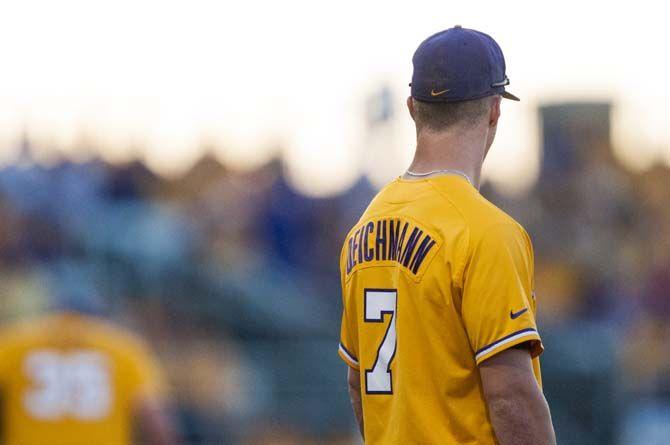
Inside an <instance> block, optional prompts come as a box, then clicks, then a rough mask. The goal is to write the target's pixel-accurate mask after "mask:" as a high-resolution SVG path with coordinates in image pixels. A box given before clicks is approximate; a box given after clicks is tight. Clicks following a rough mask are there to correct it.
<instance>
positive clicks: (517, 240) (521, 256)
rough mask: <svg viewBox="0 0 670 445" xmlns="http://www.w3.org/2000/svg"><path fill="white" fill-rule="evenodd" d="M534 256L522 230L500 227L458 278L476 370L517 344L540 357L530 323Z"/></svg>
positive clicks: (479, 246)
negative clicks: (460, 282)
mask: <svg viewBox="0 0 670 445" xmlns="http://www.w3.org/2000/svg"><path fill="white" fill-rule="evenodd" d="M532 258H533V255H532V247H531V246H530V242H529V240H528V239H527V238H526V237H525V235H524V233H523V231H522V229H521V228H520V227H518V226H515V225H513V224H511V223H510V224H506V223H504V224H499V225H496V226H494V227H492V228H490V229H489V230H488V231H487V232H486V233H485V234H484V235H483V236H482V237H481V238H480V239H479V240H475V242H474V243H473V246H472V250H471V251H470V254H469V259H468V261H467V263H466V264H467V265H466V268H465V270H464V273H463V288H462V289H463V293H462V297H463V298H462V316H463V321H464V325H465V329H466V331H467V334H468V337H469V340H470V345H471V347H472V350H473V351H474V353H475V361H476V362H477V365H479V364H481V363H482V362H483V361H484V360H486V359H488V358H490V357H492V356H494V355H495V354H497V353H499V352H501V351H504V350H505V349H508V348H511V347H513V346H516V345H518V344H521V343H525V342H529V344H530V351H531V354H532V356H533V357H537V356H538V355H540V354H541V353H542V351H543V346H542V341H541V339H540V335H539V334H538V331H537V325H536V322H535V302H534V298H533V289H532V283H533V278H532V275H533V264H532V263H533V259H532Z"/></svg>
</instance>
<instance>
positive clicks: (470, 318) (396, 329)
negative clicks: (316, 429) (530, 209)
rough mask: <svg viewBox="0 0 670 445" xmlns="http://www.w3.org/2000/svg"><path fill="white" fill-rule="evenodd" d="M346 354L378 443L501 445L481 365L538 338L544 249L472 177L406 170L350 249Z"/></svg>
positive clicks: (372, 440)
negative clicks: (408, 175) (538, 278)
mask: <svg viewBox="0 0 670 445" xmlns="http://www.w3.org/2000/svg"><path fill="white" fill-rule="evenodd" d="M340 269H341V280H342V290H343V292H342V298H343V306H344V311H343V315H342V329H341V336H340V345H339V355H340V357H341V358H342V359H343V360H344V361H345V362H346V363H347V364H348V365H349V366H350V367H352V368H353V369H355V370H357V371H358V373H359V375H360V379H361V394H362V399H363V418H364V426H365V443H366V444H367V445H411V444H416V445H419V444H420V445H438V444H459V445H475V444H476V445H493V444H495V443H496V439H495V435H494V432H493V427H492V425H491V422H490V419H489V418H488V415H487V407H486V403H485V400H484V399H483V395H482V387H481V380H480V376H479V370H478V365H480V364H481V363H482V362H483V361H485V360H486V359H488V358H490V357H492V356H493V355H495V354H497V353H499V352H501V351H503V350H505V349H507V348H510V347H513V346H515V345H518V344H520V343H524V342H529V345H530V350H531V355H532V357H533V367H534V371H535V375H536V378H537V381H538V385H540V386H541V380H540V368H539V360H538V358H537V357H538V356H539V355H540V353H541V352H542V350H543V347H542V343H541V340H540V336H539V334H538V332H537V327H536V324H535V297H534V294H533V278H532V277H533V251H532V247H531V242H530V239H529V237H528V235H527V234H526V232H525V231H524V229H523V228H522V227H521V226H520V225H519V224H518V223H516V222H515V221H514V220H513V219H512V218H511V217H509V216H508V215H506V214H505V213H504V212H502V211H501V210H499V209H498V208H496V207H495V206H494V205H493V204H491V203H490V202H488V201H487V200H486V199H484V198H483V197H482V196H481V195H480V194H479V192H478V191H477V190H476V189H475V188H474V187H472V186H471V185H470V184H469V182H467V181H466V180H465V179H464V178H462V177H460V176H456V175H442V176H435V177H432V178H426V179H421V180H404V179H397V180H395V181H393V182H392V183H390V184H389V185H387V186H386V187H385V188H384V189H383V190H381V191H380V192H379V194H378V195H377V196H376V197H375V198H374V199H373V200H372V202H371V203H370V205H369V207H368V208H367V210H366V211H365V213H364V214H363V216H362V217H361V219H360V221H359V222H358V223H357V224H356V225H355V226H354V227H353V228H352V229H351V231H350V232H349V234H348V235H347V238H346V240H345V243H344V247H343V249H342V254H341V257H340Z"/></svg>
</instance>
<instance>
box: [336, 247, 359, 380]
mask: <svg viewBox="0 0 670 445" xmlns="http://www.w3.org/2000/svg"><path fill="white" fill-rule="evenodd" d="M343 257H344V249H343V250H342V255H340V277H341V279H340V281H341V282H340V284H341V288H342V306H343V308H342V325H341V328H340V344H339V345H338V348H337V353H338V354H339V356H340V358H341V359H342V360H344V362H345V363H346V364H347V365H349V366H350V367H352V368H353V369H355V370H357V371H358V370H359V364H358V348H357V345H358V342H357V339H358V331H357V329H358V324H357V319H356V302H355V299H349V298H347V290H346V264H345V263H344V259H343Z"/></svg>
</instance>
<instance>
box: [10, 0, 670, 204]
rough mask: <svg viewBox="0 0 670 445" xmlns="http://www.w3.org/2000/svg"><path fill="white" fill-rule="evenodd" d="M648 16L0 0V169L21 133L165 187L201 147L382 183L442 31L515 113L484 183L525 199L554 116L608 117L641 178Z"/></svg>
mask: <svg viewBox="0 0 670 445" xmlns="http://www.w3.org/2000/svg"><path fill="white" fill-rule="evenodd" d="M665 17H666V15H665V14H664V10H663V5H662V2H645V1H637V2H629V1H626V2H612V1H610V2H598V1H590V2H584V1H573V0H564V1H563V2H560V3H551V4H548V3H547V2H522V1H514V2H500V1H497V2H489V1H483V0H469V1H467V2H462V1H461V2H455V1H445V0H442V1H433V0H425V1H421V0H417V1H414V2H411V3H408V2H389V1H384V2H382V1H365V2H364V1H360V0H359V1H350V0H341V1H338V2H328V3H325V2H314V1H291V0H287V1H283V2H276V1H274V2H273V1H260V0H245V1H243V2H239V1H234V2H233V1H231V2H228V1H221V0H219V1H200V0H190V1H169V0H164V1H160V2H159V1H147V0H132V1H130V0H117V1H114V2H111V1H108V2H102V1H96V0H63V1H59V2H53V1H37V0H22V1H8V2H3V4H2V6H0V54H1V55H2V57H3V63H2V66H3V71H2V74H1V75H0V79H2V81H1V82H0V161H2V162H5V163H6V162H11V161H12V160H13V159H15V158H16V147H17V143H16V142H17V140H18V139H19V138H20V137H21V135H22V134H23V133H24V132H26V133H28V134H29V135H30V137H31V139H32V140H33V141H34V142H35V145H36V147H37V150H38V154H39V156H41V157H42V158H43V159H44V160H47V161H48V160H49V159H52V158H53V157H54V156H56V154H59V153H65V154H67V155H69V156H72V157H74V158H82V157H86V156H90V155H91V151H95V152H96V153H100V154H102V155H103V156H104V157H105V158H107V159H110V160H113V161H123V160H127V159H131V158H133V157H140V158H142V159H144V160H146V162H147V163H148V165H149V166H150V167H152V168H153V169H155V170H156V171H158V172H160V173H164V174H178V173H180V172H182V171H184V170H185V169H188V167H189V166H190V165H191V164H192V163H193V162H194V161H195V160H196V159H197V158H198V157H199V156H200V155H201V154H202V152H203V150H204V148H203V147H215V152H216V155H217V156H219V157H220V158H221V159H222V160H223V161H224V162H226V163H227V164H229V165H232V166H234V167H237V168H253V167H254V166H256V165H259V164H261V163H263V162H265V161H267V159H269V158H270V157H272V156H277V155H281V156H282V157H283V159H284V160H285V161H286V166H287V171H288V174H289V177H290V179H291V182H292V184H293V185H294V186H295V187H296V188H298V189H299V190H301V191H302V192H304V193H307V194H311V195H327V194H331V193H336V192H337V191H339V190H342V189H343V188H346V187H348V186H349V185H351V184H352V182H353V181H355V180H356V179H357V178H358V177H360V175H361V174H367V175H368V176H369V177H370V178H371V179H372V180H373V181H374V182H375V183H377V184H383V183H384V182H385V181H387V180H389V179H390V178H392V177H393V176H396V175H398V174H400V173H402V171H403V170H404V169H405V168H406V167H407V165H408V162H409V160H410V159H411V156H412V151H413V146H414V139H413V137H414V135H413V128H412V124H411V121H410V120H409V117H408V116H407V114H406V112H405V109H404V102H405V98H406V96H407V95H408V93H409V89H408V87H407V83H408V81H409V79H410V78H411V71H412V66H411V57H412V54H413V52H414V50H415V49H416V47H417V45H418V44H419V43H420V42H421V41H422V40H423V39H424V38H425V37H427V36H428V35H430V34H432V33H434V32H437V31H439V30H442V29H445V28H448V27H451V26H453V25H456V24H460V25H462V26H464V27H469V28H475V29H479V30H482V31H484V32H487V33H488V34H490V35H492V36H493V37H494V38H495V39H496V40H497V41H498V42H499V43H500V45H501V47H502V49H503V51H504V53H505V56H506V59H507V74H508V76H509V78H510V79H511V85H510V87H509V90H510V91H512V92H514V93H515V94H516V95H518V96H520V97H521V98H522V102H520V103H511V102H508V103H505V104H504V107H503V117H502V121H501V123H500V127H499V135H498V139H497V141H496V144H495V145H494V148H493V150H492V153H491V158H490V160H489V162H488V163H487V165H486V167H485V174H486V177H487V178H489V179H490V180H491V181H493V182H495V183H496V184H497V185H499V186H500V187H502V188H503V189H504V190H508V191H510V192H512V193H513V192H515V191H519V190H523V189H524V188H526V187H528V186H529V185H530V184H532V182H533V181H534V180H535V179H536V177H537V174H538V163H539V151H538V147H539V129H538V118H537V113H536V109H537V107H538V105H541V104H548V103H555V102H566V101H589V100H598V101H602V100H607V101H612V102H613V104H614V109H613V116H612V117H613V134H612V136H613V140H614V144H615V149H616V150H617V153H618V154H619V156H620V157H621V158H622V159H623V160H624V161H625V162H627V163H628V164H629V165H631V167H633V168H637V169H644V168H646V167H647V166H649V165H650V164H651V163H652V162H654V161H656V160H665V161H666V162H670V117H669V116H670V114H668V113H667V112H666V111H665V107H664V104H665V103H666V102H667V101H668V100H669V99H670V88H668V87H667V86H666V80H665V78H664V76H665V74H666V73H668V72H670V58H668V57H667V49H666V45H667V42H670V29H669V28H668V27H667V24H666V18H665ZM385 85H386V86H389V87H390V88H391V91H392V92H393V96H392V100H393V105H394V109H395V114H394V117H393V121H392V123H391V124H388V125H387V126H385V127H383V128H381V129H380V128H378V129H376V130H375V131H373V132H370V131H367V130H366V125H365V103H366V100H367V98H368V97H369V96H370V95H372V94H374V93H375V92H377V91H379V89H380V88H382V87H383V86H385Z"/></svg>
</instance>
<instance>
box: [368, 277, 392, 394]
mask: <svg viewBox="0 0 670 445" xmlns="http://www.w3.org/2000/svg"><path fill="white" fill-rule="evenodd" d="M364 305H365V314H364V317H365V318H364V321H365V322H366V323H383V322H384V315H386V314H388V315H390V316H391V317H390V321H389V325H388V327H387V328H386V333H385V334H384V338H383V339H382V341H381V343H380V345H379V348H378V349H377V357H376V358H375V363H374V365H372V368H370V369H366V370H365V392H366V394H393V375H392V373H391V362H392V361H393V358H394V357H395V352H396V347H397V343H396V313H397V308H398V291H397V290H396V289H365V294H364Z"/></svg>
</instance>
